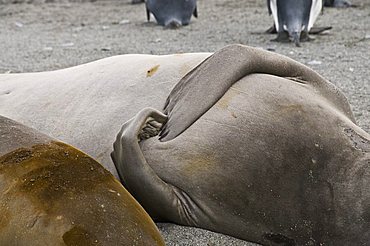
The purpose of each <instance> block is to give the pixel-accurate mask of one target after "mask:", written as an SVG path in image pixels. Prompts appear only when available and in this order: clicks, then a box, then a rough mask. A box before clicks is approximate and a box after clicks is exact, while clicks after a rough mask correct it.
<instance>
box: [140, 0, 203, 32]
mask: <svg viewBox="0 0 370 246" xmlns="http://www.w3.org/2000/svg"><path fill="white" fill-rule="evenodd" d="M145 6H146V13H147V19H148V21H149V20H150V13H152V14H153V15H154V17H155V19H156V21H157V23H158V24H159V25H161V26H164V27H169V28H177V27H180V26H185V25H188V24H189V22H190V19H191V16H192V15H194V17H198V11H197V1H196V0H147V1H146V2H145Z"/></svg>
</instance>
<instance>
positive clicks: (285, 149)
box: [112, 46, 370, 245]
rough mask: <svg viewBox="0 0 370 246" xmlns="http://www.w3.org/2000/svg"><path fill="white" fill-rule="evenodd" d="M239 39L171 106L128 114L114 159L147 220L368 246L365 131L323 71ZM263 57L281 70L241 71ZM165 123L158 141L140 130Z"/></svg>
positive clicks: (189, 78) (197, 73) (150, 131)
mask: <svg viewBox="0 0 370 246" xmlns="http://www.w3.org/2000/svg"><path fill="white" fill-rule="evenodd" d="M244 49H246V48H245V47H242V46H235V47H228V48H225V50H224V51H225V53H223V52H224V51H220V52H217V53H216V54H215V55H213V56H211V57H209V58H208V59H207V60H206V61H205V62H203V63H202V64H201V65H199V66H198V67H197V68H195V69H194V70H193V71H192V72H190V73H189V74H187V75H186V76H185V77H184V78H183V79H182V80H181V81H180V82H179V83H178V84H177V85H176V87H175V88H174V89H173V91H172V92H171V94H170V96H169V98H168V100H167V104H166V107H165V112H166V114H167V115H164V114H162V113H161V112H158V111H156V110H153V109H144V110H142V111H141V112H140V113H139V114H138V115H137V116H136V117H135V118H133V119H132V120H130V121H129V122H127V123H126V124H124V126H123V128H122V130H121V132H120V133H119V134H118V136H117V140H116V142H115V144H114V147H115V150H114V152H113V153H112V157H113V159H114V161H115V163H116V166H117V168H118V171H119V173H120V175H121V176H122V180H123V181H124V183H125V186H126V187H127V188H128V189H129V191H130V192H131V193H132V194H133V195H134V197H135V198H137V199H138V201H139V202H140V203H141V204H142V205H143V206H144V208H145V209H146V210H147V211H148V212H149V213H150V214H151V215H152V216H153V217H154V218H158V219H159V220H169V221H173V222H176V223H179V224H185V225H191V226H198V227H202V228H206V229H209V230H213V231H217V232H221V233H224V234H228V235H232V236H234V237H238V238H242V239H244V240H248V241H254V242H258V243H261V244H263V245H281V244H285V245H320V244H324V245H325V244H335V245H351V244H355V245H365V244H367V242H369V241H370V231H369V230H368V228H369V226H370V217H369V211H370V210H369V209H370V191H369V189H368V187H369V186H370V169H369V164H370V162H369V161H370V136H369V134H367V133H366V132H364V131H363V130H362V129H360V128H359V127H358V126H357V125H356V124H355V122H354V119H353V115H352V112H351V110H350V108H349V105H348V102H347V100H346V99H345V97H343V95H342V94H341V92H340V91H339V90H338V89H337V88H335V86H333V85H332V84H331V83H329V82H328V81H326V80H325V79H323V78H322V77H321V76H319V75H318V74H316V73H315V72H313V71H312V70H310V69H308V68H306V67H304V66H303V65H299V64H297V63H294V62H293V61H291V60H290V61H289V60H286V59H285V58H282V57H278V56H276V55H273V54H267V53H265V52H262V51H259V50H249V51H247V53H248V54H249V57H248V56H246V54H245V53H244V52H245V50H244ZM247 57H248V58H247ZM275 58H277V59H280V63H279V62H277V60H275ZM248 59H250V60H251V61H253V62H251V63H248V61H247V60H248ZM266 61H268V62H271V64H270V66H265V65H266V63H264V62H266ZM246 64H247V65H246ZM254 64H259V65H257V66H254ZM259 66H262V67H264V68H266V73H267V71H269V72H270V73H275V74H280V75H279V76H275V75H271V74H266V73H262V74H261V73H258V74H251V75H247V76H243V75H244V74H243V71H246V70H249V71H253V70H254V69H260V67H259ZM225 67H227V68H228V69H227V70H225ZM285 73H286V74H285ZM288 73H290V74H291V75H292V76H287V74H288ZM233 81H234V82H235V83H234V82H233ZM224 85H227V86H224ZM225 88H228V89H227V90H226V91H225V92H223V90H224V89H225ZM217 92H219V93H217ZM216 94H217V95H216ZM214 95H216V96H214ZM218 98H220V99H218ZM214 99H216V100H214ZM210 102H212V103H210ZM195 105H196V107H195ZM198 109H200V111H199V110H198ZM189 119H190V120H189ZM153 120H156V122H153ZM162 124H165V126H164V127H163V129H162V132H161V134H160V135H161V140H159V139H158V137H154V138H149V139H147V140H145V139H146V138H148V137H151V136H153V135H156V134H157V132H156V130H158V128H160V127H161V125H162ZM143 132H144V133H143ZM138 141H139V143H138ZM143 187H145V189H144V188H143ZM354 221H356V223H354Z"/></svg>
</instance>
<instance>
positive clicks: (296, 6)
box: [267, 0, 331, 46]
mask: <svg viewBox="0 0 370 246" xmlns="http://www.w3.org/2000/svg"><path fill="white" fill-rule="evenodd" d="M322 6H323V3H322V0H267V8H268V11H269V14H270V15H272V16H273V18H274V27H273V28H271V29H270V30H269V32H270V33H276V32H277V34H278V36H277V38H276V39H275V41H279V42H288V41H290V40H291V41H293V42H294V43H295V45H296V46H300V42H301V41H308V40H310V37H309V35H308V34H309V32H310V31H311V28H312V27H313V24H314V23H315V21H316V19H317V17H318V16H319V14H320V12H321V9H322ZM328 29H331V28H330V27H323V28H319V29H317V28H316V29H315V31H314V32H313V33H315V34H316V33H320V32H323V31H325V30H328Z"/></svg>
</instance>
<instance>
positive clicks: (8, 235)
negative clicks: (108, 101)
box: [0, 116, 164, 245]
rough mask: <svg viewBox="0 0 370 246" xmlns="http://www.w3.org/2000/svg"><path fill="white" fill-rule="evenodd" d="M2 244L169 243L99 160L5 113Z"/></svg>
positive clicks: (0, 129)
mask: <svg viewBox="0 0 370 246" xmlns="http://www.w3.org/2000/svg"><path fill="white" fill-rule="evenodd" d="M0 136H1V141H0V203H1V206H0V244H1V245H164V243H163V239H162V238H161V236H160V234H159V232H158V230H157V228H156V226H155V224H154V223H153V221H152V220H151V219H150V217H149V216H148V214H147V213H146V212H145V211H144V210H143V209H142V207H141V206H140V205H139V204H138V203H137V202H136V201H135V200H134V199H133V198H132V196H131V195H130V194H129V193H128V192H127V191H126V190H125V189H124V188H123V187H122V185H121V184H120V183H119V182H118V181H117V180H116V179H115V178H114V177H113V176H112V175H111V174H110V173H109V172H108V171H107V170H105V169H104V168H103V167H102V166H101V165H100V164H99V163H97V162H96V161H94V160H93V159H92V158H91V157H89V156H87V155H86V154H84V153H82V152H81V151H79V150H77V149H75V148H73V147H71V146H70V145H67V144H64V143H62V142H59V141H57V140H55V139H52V138H50V137H48V136H46V135H43V134H41V133H39V132H37V131H35V130H33V129H31V128H28V127H25V126H23V125H20V124H19V123H17V122H15V121H12V120H10V119H7V118H5V117H2V116H0Z"/></svg>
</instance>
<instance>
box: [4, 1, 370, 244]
mask: <svg viewBox="0 0 370 246" xmlns="http://www.w3.org/2000/svg"><path fill="white" fill-rule="evenodd" d="M43 1H46V2H49V3H45V4H41V3H42V2H43ZM1 2H3V3H4V2H21V3H20V4H0V48H1V55H0V73H4V72H31V71H45V70H54V69H59V68H65V67H69V66H74V65H77V64H81V63H85V62H88V61H93V60H96V59H99V58H103V57H108V56H112V55H117V54H125V53H147V54H168V53H178V52H201V51H211V52H213V51H215V50H217V49H219V48H221V47H223V46H225V45H226V44H231V43H242V44H247V45H251V46H257V47H262V48H265V49H270V50H274V51H276V52H278V53H281V54H284V55H287V56H289V57H292V58H294V59H296V60H298V61H300V62H302V63H304V64H306V65H308V66H310V67H312V68H313V69H315V70H316V71H318V72H319V73H321V74H322V75H324V76H325V77H326V78H328V79H329V80H330V81H332V82H333V83H334V84H336V85H337V86H338V87H339V88H341V89H342V90H343V92H344V93H345V94H346V95H347V97H348V98H349V101H350V103H351V105H352V109H353V111H354V113H355V117H356V119H357V121H358V124H359V125H360V126H361V127H362V128H363V129H365V130H366V131H367V132H370V1H369V0H353V1H352V2H354V3H356V4H358V5H359V7H358V8H350V9H332V8H326V9H325V10H324V13H323V15H321V16H320V17H319V19H318V21H317V22H316V25H317V26H327V25H330V26H333V29H332V30H331V31H330V32H328V33H325V34H322V35H318V36H316V37H315V40H314V41H312V42H309V43H304V44H303V47H301V48H297V47H294V46H293V44H280V43H275V42H271V41H270V40H271V39H273V38H274V37H275V36H274V35H267V34H263V33H262V32H263V31H264V30H266V29H267V28H268V27H269V26H270V25H271V24H272V17H271V16H268V13H267V9H266V6H265V1H264V0H208V1H206V0H199V1H198V13H199V18H198V19H194V18H193V19H192V22H191V24H190V25H189V26H186V27H183V28H180V29H177V30H164V29H163V28H162V27H160V26H157V25H156V24H155V23H154V22H150V23H147V22H146V15H145V7H144V5H143V4H140V5H131V4H130V3H129V0H101V1H94V2H86V1H84V3H81V2H75V1H73V3H70V2H68V1H67V0H55V1H50V0H49V1H47V0H0V3H1ZM25 2H26V3H25ZM29 2H33V3H32V4H27V3H29ZM50 2H51V3H50ZM159 226H160V229H161V230H162V232H163V234H164V237H165V238H166V241H167V243H168V245H250V244H248V243H246V242H242V241H240V240H236V239H233V238H230V237H227V236H224V235H221V234H216V233H211V232H207V231H204V230H198V229H194V228H187V227H179V226H175V225H172V224H160V225H159Z"/></svg>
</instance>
